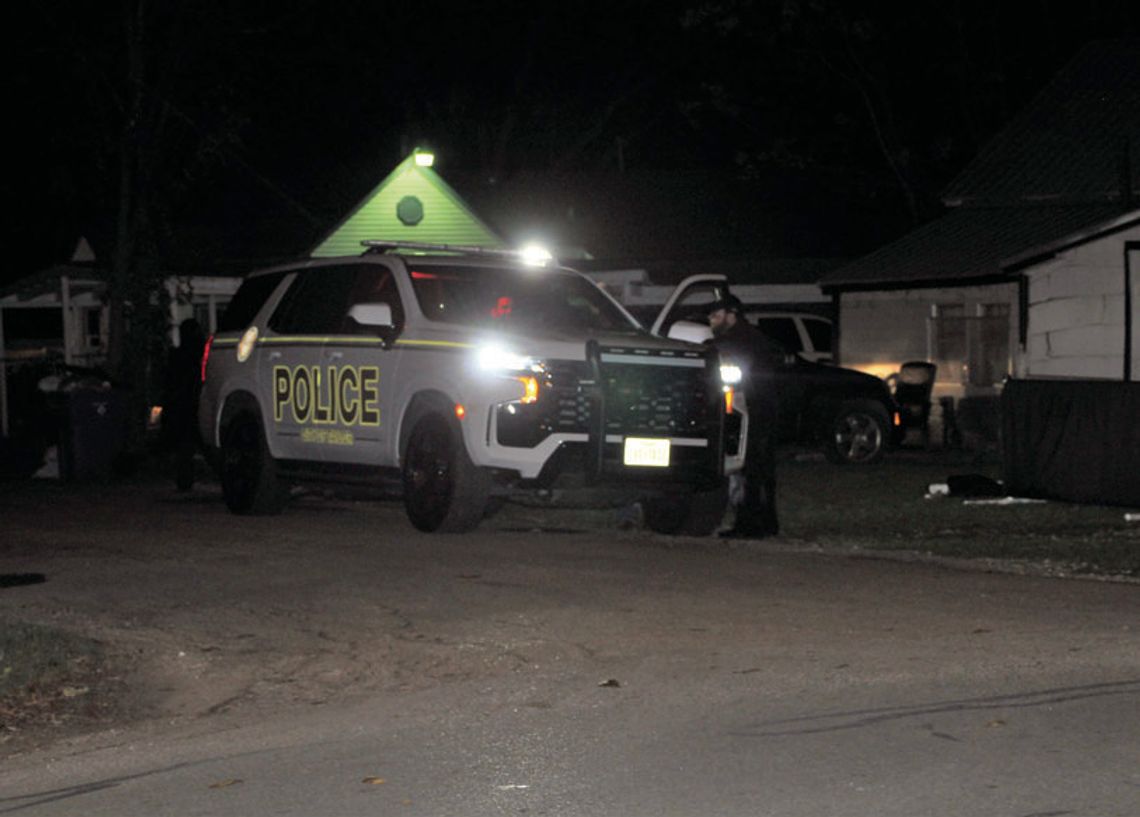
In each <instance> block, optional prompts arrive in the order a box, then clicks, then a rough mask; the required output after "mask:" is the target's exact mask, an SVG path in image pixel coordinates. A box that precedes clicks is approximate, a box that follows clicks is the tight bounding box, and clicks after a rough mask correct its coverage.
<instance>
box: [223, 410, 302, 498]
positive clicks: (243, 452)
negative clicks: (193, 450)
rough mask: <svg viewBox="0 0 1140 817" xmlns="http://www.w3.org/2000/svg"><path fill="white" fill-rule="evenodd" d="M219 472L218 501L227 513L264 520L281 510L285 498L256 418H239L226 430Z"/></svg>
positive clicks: (247, 416)
mask: <svg viewBox="0 0 1140 817" xmlns="http://www.w3.org/2000/svg"><path fill="white" fill-rule="evenodd" d="M221 470H222V497H223V499H225V501H226V507H227V508H229V509H230V511H231V512H233V513H237V514H243V515H253V516H265V515H270V514H277V513H281V510H282V509H283V508H284V507H285V500H286V499H287V498H288V495H287V494H286V493H285V490H284V487H283V486H282V485H281V483H280V481H279V480H278V479H277V461H276V460H274V459H273V457H272V456H271V455H270V453H269V447H268V446H267V445H266V442H265V433H264V432H263V431H262V429H261V423H260V422H259V421H258V418H257V417H256V416H254V415H250V414H243V415H242V416H241V417H238V418H237V419H235V420H234V421H233V422H231V423H230V424H229V426H228V427H227V428H226V433H225V437H224V438H223V439H222V469H221Z"/></svg>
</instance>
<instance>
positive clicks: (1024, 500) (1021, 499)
mask: <svg viewBox="0 0 1140 817" xmlns="http://www.w3.org/2000/svg"><path fill="white" fill-rule="evenodd" d="M1047 501H1048V500H1046V499H1030V498H1029V497H1025V496H1003V497H1002V498H1001V499H963V500H962V504H963V505H1044V504H1045V503H1046V502H1047Z"/></svg>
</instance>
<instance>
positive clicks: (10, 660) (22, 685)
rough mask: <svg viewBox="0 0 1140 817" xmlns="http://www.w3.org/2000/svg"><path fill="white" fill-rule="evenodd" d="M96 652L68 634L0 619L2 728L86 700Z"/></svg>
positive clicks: (91, 645)
mask: <svg viewBox="0 0 1140 817" xmlns="http://www.w3.org/2000/svg"><path fill="white" fill-rule="evenodd" d="M100 659H101V653H100V650H99V646H98V645H97V644H96V643H95V642H94V641H92V640H90V639H87V638H83V637H81V636H77V635H74V634H72V633H68V632H64V631H61V630H56V629H53V628H51V627H44V626H41V625H38V624H28V623H25V622H20V621H13V620H11V619H6V618H0V723H2V724H3V725H4V726H9V727H10V726H15V725H19V724H21V723H24V722H26V721H28V720H33V719H35V718H36V717H37V716H39V715H41V714H42V713H44V712H46V711H49V710H51V709H52V708H53V707H54V706H55V705H56V703H57V702H58V701H59V700H60V699H66V698H71V697H75V696H80V695H84V694H86V692H87V686H86V679H87V678H89V677H90V676H91V675H92V673H93V672H94V671H95V670H96V668H97V667H98V665H99V662H100Z"/></svg>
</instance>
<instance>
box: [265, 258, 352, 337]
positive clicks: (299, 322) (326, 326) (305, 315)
mask: <svg viewBox="0 0 1140 817" xmlns="http://www.w3.org/2000/svg"><path fill="white" fill-rule="evenodd" d="M357 272H358V268H357V267H356V266H350V267H315V268H311V269H306V270H302V271H300V272H299V273H298V274H297V277H296V278H295V279H294V280H293V284H292V285H291V286H290V287H289V291H288V292H286V293H285V297H283V298H282V299H281V303H280V304H278V305H277V309H275V310H274V312H273V317H271V318H270V319H269V328H270V329H272V330H273V331H274V332H277V333H279V334H282V335H331V334H336V333H339V332H340V331H341V324H342V323H343V321H344V314H345V312H346V311H347V310H348V306H347V303H348V296H349V293H351V292H352V288H353V285H354V284H355V283H356V276H357Z"/></svg>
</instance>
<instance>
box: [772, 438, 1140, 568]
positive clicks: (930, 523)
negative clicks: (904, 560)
mask: <svg viewBox="0 0 1140 817" xmlns="http://www.w3.org/2000/svg"><path fill="white" fill-rule="evenodd" d="M967 473H977V474H982V475H984V476H989V477H993V478H995V479H997V478H1000V476H1001V473H1000V466H998V465H995V464H984V465H976V464H969V463H968V462H964V461H963V462H958V463H955V462H954V461H953V460H949V459H948V460H946V461H937V460H936V459H935V458H933V457H931V458H925V459H923V460H922V461H918V460H916V459H909V460H908V459H903V458H901V457H891V458H888V459H887V460H886V461H885V462H883V463H880V464H878V465H873V466H865V467H864V466H861V467H841V466H834V465H830V464H828V463H825V462H797V461H786V462H781V463H780V466H779V471H778V475H779V483H778V490H779V508H780V526H781V531H782V533H784V534H785V535H787V536H788V537H790V538H795V539H800V540H804V541H807V542H813V543H818V544H821V545H837V546H846V547H862V548H866V549H880V550H891V549H899V550H916V551H920V552H929V553H933V554H936V555H940V556H958V557H967V558H995V559H1029V560H1034V561H1039V562H1044V561H1049V562H1053V563H1058V564H1061V565H1064V566H1066V567H1067V568H1068V569H1070V570H1072V571H1075V572H1086V573H1099V574H1107V575H1124V576H1140V523H1137V522H1127V521H1125V519H1124V513H1125V511H1126V510H1128V509H1125V508H1117V507H1108V506H1097V505H1074V504H1068V503H1062V502H1049V503H1046V504H1043V505H1038V504H1034V505H1010V506H992V505H965V504H963V502H962V499H961V498H957V497H941V498H936V499H926V498H925V496H926V492H927V487H928V486H929V485H930V484H931V483H935V482H945V481H946V478H947V477H948V476H950V475H951V474H967Z"/></svg>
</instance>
